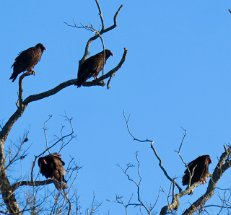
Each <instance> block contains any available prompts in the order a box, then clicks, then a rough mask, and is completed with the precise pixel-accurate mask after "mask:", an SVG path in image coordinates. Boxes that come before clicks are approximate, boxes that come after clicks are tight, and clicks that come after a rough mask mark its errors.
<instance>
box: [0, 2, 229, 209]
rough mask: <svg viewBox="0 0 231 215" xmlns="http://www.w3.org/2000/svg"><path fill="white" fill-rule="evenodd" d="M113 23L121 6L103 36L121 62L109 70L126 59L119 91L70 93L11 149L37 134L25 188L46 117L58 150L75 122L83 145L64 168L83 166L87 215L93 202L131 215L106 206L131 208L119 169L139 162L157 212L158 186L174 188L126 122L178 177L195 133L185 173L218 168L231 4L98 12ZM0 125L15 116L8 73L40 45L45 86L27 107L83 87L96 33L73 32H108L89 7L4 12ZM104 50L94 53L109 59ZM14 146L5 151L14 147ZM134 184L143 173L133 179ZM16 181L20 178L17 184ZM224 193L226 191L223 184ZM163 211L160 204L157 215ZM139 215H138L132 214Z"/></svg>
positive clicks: (39, 76)
mask: <svg viewBox="0 0 231 215" xmlns="http://www.w3.org/2000/svg"><path fill="white" fill-rule="evenodd" d="M100 4H101V6H102V10H103V14H104V18H105V23H106V25H110V24H111V23H112V18H113V14H114V12H115V11H116V10H117V8H118V7H119V5H120V4H123V5H124V7H123V9H122V10H121V13H120V15H119V17H118V27H117V28H116V29H115V30H114V31H111V32H110V33H108V34H106V35H104V42H105V45H106V47H107V48H109V49H111V50H112V52H113V53H114V56H113V57H112V58H110V59H109V60H108V62H107V64H106V68H105V69H106V70H109V69H110V68H112V67H113V66H115V65H117V63H118V61H119V60H120V57H121V55H122V53H123V48H124V47H127V48H128V55H127V60H126V62H125V64H124V65H123V67H122V68H121V70H120V71H119V72H118V73H117V74H116V76H115V77H114V78H113V79H112V82H111V89H110V90H107V89H106V88H101V87H91V88H84V87H81V88H79V89H76V88H75V87H69V88H67V89H65V90H63V91H62V92H60V93H59V94H57V95H55V96H53V97H51V98H47V99H44V100H42V101H38V102H35V103H33V104H31V105H30V106H29V107H28V108H27V110H26V112H25V113H24V115H23V117H22V118H20V119H19V121H18V122H17V123H16V124H15V126H14V128H13V130H12V133H11V134H10V136H9V138H8V143H10V142H17V140H18V139H19V137H20V136H21V135H22V134H23V133H24V131H26V130H28V129H29V130H30V133H29V143H28V144H31V149H30V154H29V156H28V157H27V159H25V160H23V161H21V163H20V164H19V166H21V167H22V166H23V168H21V172H20V173H19V175H20V174H22V175H23V176H25V177H26V176H27V174H28V171H29V170H30V167H31V163H30V162H31V160H32V159H33V157H34V155H37V154H39V153H40V152H41V151H42V150H43V149H44V147H45V141H44V135H43V130H42V127H43V123H44V121H45V120H46V119H47V118H48V115H49V114H53V118H52V120H51V121H49V123H48V128H49V130H48V132H49V140H50V141H51V142H52V139H53V137H54V135H55V134H57V133H58V132H59V130H60V127H61V124H62V123H64V119H63V115H65V114H67V115H68V116H71V117H73V126H74V129H75V132H76V136H77V138H76V139H75V140H74V141H73V142H72V143H71V144H70V145H69V146H68V147H67V148H65V149H64V151H63V159H64V160H68V159H70V156H72V157H74V158H75V159H76V161H77V163H78V164H79V165H80V166H82V167H83V168H82V169H81V170H80V171H79V175H78V178H77V181H76V189H77V194H78V195H79V196H80V204H81V205H82V207H83V208H86V207H88V206H89V205H90V202H91V199H92V195H93V193H95V195H96V199H97V200H98V201H99V202H103V205H102V206H101V207H100V208H99V211H100V212H99V213H98V214H106V212H107V211H110V214H122V213H123V209H122V208H121V207H120V206H118V205H116V204H113V203H110V202H107V201H106V199H111V200H113V198H114V196H115V194H121V195H124V197H126V198H129V197H130V195H131V193H133V192H134V193H135V188H134V187H133V186H132V185H131V183H129V182H128V181H127V180H126V178H125V176H124V175H123V174H122V172H121V171H120V169H119V168H118V167H117V166H116V164H120V165H121V166H126V164H127V163H135V152H136V151H139V158H140V163H141V170H142V171H141V174H142V176H143V184H142V189H143V190H142V194H143V195H142V196H143V198H144V200H145V201H147V202H150V203H152V202H153V199H155V198H156V196H157V194H158V190H159V188H160V186H161V187H162V188H163V189H164V190H165V192H168V189H169V182H168V181H167V179H166V178H165V177H164V176H163V174H162V172H161V171H160V169H159V167H158V163H157V160H156V159H155V157H154V156H153V154H152V151H151V150H150V147H149V145H148V144H144V143H142V144H141V143H136V142H133V141H132V139H131V138H130V137H129V135H128V133H127V130H126V127H125V123H124V119H123V111H125V112H126V113H127V114H130V115H131V117H130V128H131V130H132V131H133V133H134V135H135V136H137V137H139V138H141V139H142V138H150V139H153V140H155V144H156V149H157V150H158V152H159V154H160V156H161V157H162V159H163V161H164V165H165V167H166V169H167V170H168V171H169V174H170V175H171V176H174V177H178V178H179V179H178V181H179V183H180V182H181V177H182V174H183V171H184V166H183V164H182V163H181V161H180V159H179V157H178V156H177V154H176V153H175V152H174V151H175V150H176V149H177V148H178V147H179V144H180V141H181V138H182V135H183V131H182V129H181V127H183V128H185V129H186V130H187V137H186V139H185V142H184V145H183V148H182V156H183V157H184V159H185V161H186V162H189V161H191V160H193V159H194V158H195V157H197V156H199V155H202V154H210V155H211V157H212V160H213V163H212V165H211V166H210V169H211V170H213V169H214V168H215V165H216V162H217V157H219V156H220V154H221V153H222V150H223V145H224V144H229V143H230V126H231V123H230V122H231V100H230V92H231V85H230V80H231V75H230V74H231V73H230V68H231V60H230V59H231V43H230V38H231V14H230V13H229V12H228V9H229V8H230V4H229V2H227V1H224V0H221V1H219V2H218V1H208V0H205V1H199V0H194V1H183V0H176V1H169V0H168V1H167V0H164V1H153V0H147V1H145V2H141V1H113V0H111V1H100ZM0 14H1V20H0V25H1V50H0V71H2V72H1V80H2V82H1V83H2V84H1V90H2V92H3V93H2V94H1V101H2V102H1V106H0V113H1V117H0V119H1V121H3V122H5V121H6V120H7V119H8V117H9V116H10V115H11V114H12V113H13V112H14V111H15V109H16V107H15V103H16V100H17V82H16V83H11V81H9V80H8V79H9V77H10V75H11V72H12V71H11V68H10V67H11V65H12V63H13V61H14V58H15V57H16V56H17V54H18V53H19V52H20V51H22V50H25V49H26V48H28V47H31V46H33V45H35V44H36V43H38V42H42V43H43V44H44V45H45V46H46V48H47V51H46V52H45V53H44V55H43V57H42V60H41V61H40V62H39V64H38V65H37V66H36V68H35V71H36V75H35V76H33V77H28V78H26V79H25V81H24V97H26V96H28V95H31V94H35V93H39V92H42V91H44V90H48V89H50V88H52V87H54V86H56V85H57V84H58V83H60V82H62V81H65V80H68V79H72V78H75V77H76V75H77V68H78V60H79V59H80V58H81V57H82V54H83V51H84V47H85V43H86V41H87V39H88V38H89V37H90V36H92V34H91V33H90V32H88V31H85V30H82V29H74V28H70V27H68V26H66V25H65V24H64V22H68V23H70V24H72V23H73V22H75V23H76V24H80V23H82V24H93V25H94V26H95V27H96V28H99V27H100V20H99V17H98V15H97V14H98V11H97V8H96V5H95V2H94V1H93V0H91V1H90V0H85V1H74V0H70V1H68V2H64V1H58V2H57V1H54V0H50V1H45V0H40V1H29V0H22V1H20V2H15V1H13V0H8V1H1V3H0ZM101 49H102V47H101V44H100V41H96V42H95V43H94V44H93V45H92V46H91V49H90V54H91V55H93V54H95V53H97V52H99V51H101ZM8 143H7V144H8ZM37 171H38V169H37ZM133 173H135V171H133ZM15 174H16V173H15ZM225 176H226V177H224V178H223V179H222V180H221V182H220V184H219V186H220V187H229V186H230V179H229V178H228V177H227V176H228V174H226V175H225ZM205 187H206V185H204V186H201V188H198V189H197V190H196V192H195V194H194V195H193V196H190V197H185V198H183V200H182V203H181V208H180V211H181V210H183V209H184V208H185V207H186V206H187V204H188V203H187V202H192V201H193V200H195V199H196V198H197V197H198V196H199V195H200V194H201V193H202V192H203V191H204V190H205ZM165 203H166V197H165V195H164V194H163V193H162V194H161V198H160V199H159V201H158V204H157V206H156V210H155V211H159V210H160V208H161V207H162V206H163V205H164V204H165ZM131 214H132V212H131Z"/></svg>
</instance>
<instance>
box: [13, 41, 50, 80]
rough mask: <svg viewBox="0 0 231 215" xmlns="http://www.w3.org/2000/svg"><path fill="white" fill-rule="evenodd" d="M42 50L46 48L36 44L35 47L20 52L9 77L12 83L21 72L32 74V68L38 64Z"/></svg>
mask: <svg viewBox="0 0 231 215" xmlns="http://www.w3.org/2000/svg"><path fill="white" fill-rule="evenodd" d="M44 50H46V48H45V47H44V46H43V44H41V43H38V44H37V45H36V46H34V47H30V48H29V49H26V50H24V51H22V52H20V53H19V55H18V56H17V57H16V58H15V61H14V63H13V65H12V68H13V73H12V75H11V77H10V79H12V82H14V81H15V79H16V78H17V76H18V75H19V74H20V73H21V72H24V71H27V72H28V73H29V74H33V73H34V70H33V69H34V66H35V65H36V64H37V63H38V62H39V60H40V58H41V57H42V54H43V51H44Z"/></svg>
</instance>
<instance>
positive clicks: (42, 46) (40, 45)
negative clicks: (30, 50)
mask: <svg viewBox="0 0 231 215" xmlns="http://www.w3.org/2000/svg"><path fill="white" fill-rule="evenodd" d="M35 47H36V48H40V49H41V50H42V51H44V50H46V47H45V46H44V45H43V44H42V43H38V44H37V45H36V46H35Z"/></svg>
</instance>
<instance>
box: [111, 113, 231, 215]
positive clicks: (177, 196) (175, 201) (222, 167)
mask: <svg viewBox="0 0 231 215" xmlns="http://www.w3.org/2000/svg"><path fill="white" fill-rule="evenodd" d="M124 119H125V123H126V128H127V131H128V133H129V135H130V136H131V137H132V139H133V141H137V142H139V143H147V144H149V146H150V149H151V151H152V152H153V155H154V157H155V159H157V161H158V165H159V168H160V170H161V172H162V173H163V175H164V176H165V178H166V179H167V180H168V181H169V182H170V189H169V193H168V194H167V200H166V203H167V204H166V205H164V206H163V207H162V208H160V209H157V208H155V206H156V201H158V199H159V195H157V198H156V200H155V201H154V202H152V203H149V204H147V203H145V201H143V200H142V198H141V196H142V193H141V192H140V190H141V181H142V176H141V175H140V161H139V159H138V155H137V154H136V160H137V164H138V165H137V174H138V176H139V177H138V178H139V180H138V181H135V180H134V179H133V178H132V177H131V176H130V173H129V170H130V169H131V168H132V167H134V165H132V164H128V165H127V167H126V168H121V167H120V168H121V170H122V172H123V174H124V175H125V176H126V177H127V179H128V181H130V182H131V183H133V184H134V185H135V187H136V196H137V198H136V199H137V200H136V202H134V201H133V198H134V196H133V195H132V196H131V198H130V199H129V200H128V201H127V202H125V201H124V200H123V196H121V195H117V196H116V198H115V200H114V202H116V203H117V204H120V205H122V206H123V207H124V208H125V214H128V211H127V209H128V208H129V207H138V208H139V211H140V213H141V214H149V215H151V214H154V209H155V210H156V211H157V210H159V211H160V212H159V214H160V215H165V214H175V213H176V212H177V211H178V209H179V205H180V202H181V198H182V197H183V196H186V195H189V194H193V190H194V189H196V187H198V186H200V185H201V184H202V183H203V182H201V181H200V182H196V183H194V184H192V185H190V186H188V187H187V188H185V189H184V188H182V187H181V185H180V184H179V183H178V182H177V180H176V178H174V177H172V176H171V175H170V174H169V173H168V170H167V169H166V168H165V167H164V165H163V160H162V159H161V156H160V155H159V153H158V152H157V149H156V147H155V142H154V140H151V139H148V138H145V139H139V138H137V137H135V136H134V135H133V133H132V132H131V130H130V127H129V117H126V116H125V114H124ZM183 130H184V134H183V137H182V141H181V143H180V146H179V149H178V150H176V152H177V154H178V156H179V158H180V162H182V164H183V165H184V166H185V167H186V168H187V164H186V162H185V161H184V159H183V157H182V156H181V148H182V146H183V142H184V139H185V137H186V130H185V129H183ZM230 155H231V146H230V145H228V146H224V152H223V153H222V154H221V155H220V158H219V159H218V162H217V164H216V167H215V169H214V170H213V172H212V173H211V174H210V175H209V177H210V179H209V181H208V185H207V189H206V191H205V193H203V194H202V195H201V196H200V197H199V198H198V199H197V200H196V201H194V202H193V203H191V204H190V206H189V207H185V209H184V212H183V213H182V214H184V215H190V214H194V213H196V214H202V213H205V214H209V213H207V210H208V209H209V208H213V209H217V214H223V213H222V212H227V214H230V212H231V210H230V209H231V207H230V206H231V204H230V196H231V195H230V188H228V189H219V188H218V187H217V183H218V181H219V180H220V179H221V178H222V176H223V174H224V173H225V172H226V171H227V170H228V169H229V168H230V167H231V160H230ZM191 174H193V173H191ZM189 184H190V183H189ZM160 186H161V185H160ZM216 189H218V190H220V191H222V192H223V193H222V194H223V195H222V196H219V199H220V203H217V204H210V205H209V204H208V201H209V199H211V198H212V197H213V196H214V193H215V190H216Z"/></svg>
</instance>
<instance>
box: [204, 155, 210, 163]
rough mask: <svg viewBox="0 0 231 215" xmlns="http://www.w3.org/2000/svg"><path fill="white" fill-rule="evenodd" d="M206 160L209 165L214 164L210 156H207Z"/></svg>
mask: <svg viewBox="0 0 231 215" xmlns="http://www.w3.org/2000/svg"><path fill="white" fill-rule="evenodd" d="M205 159H206V160H207V161H208V163H209V164H210V163H212V160H211V158H210V156H209V155H205Z"/></svg>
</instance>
